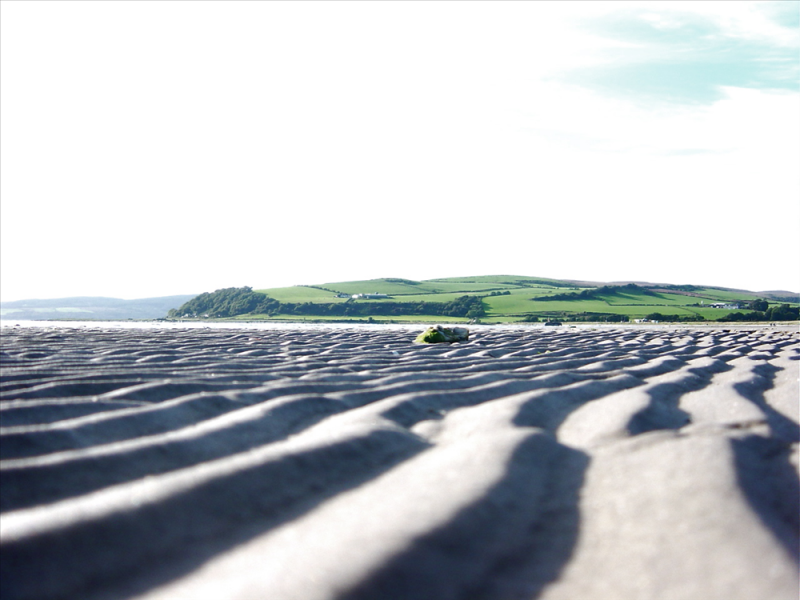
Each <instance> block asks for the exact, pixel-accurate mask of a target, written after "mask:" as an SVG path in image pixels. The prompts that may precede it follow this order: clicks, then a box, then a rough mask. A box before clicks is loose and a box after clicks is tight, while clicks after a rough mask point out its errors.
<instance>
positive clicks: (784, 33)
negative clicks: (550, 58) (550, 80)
mask: <svg viewBox="0 0 800 600" xmlns="http://www.w3.org/2000/svg"><path fill="white" fill-rule="evenodd" d="M711 4H712V6H709V5H707V4H705V3H675V2H673V3H667V4H666V5H661V4H650V3H648V4H646V5H639V4H630V5H628V6H626V7H623V8H622V9H619V10H615V11H613V12H611V13H608V14H605V15H595V16H592V17H591V18H587V19H583V20H582V21H581V22H580V25H581V27H582V29H584V30H585V31H586V32H588V33H591V34H592V35H595V36H598V37H601V38H606V39H613V40H616V41H618V42H624V43H626V44H627V46H626V47H623V48H614V47H608V48H605V49H602V50H600V51H599V54H600V57H601V58H602V59H603V60H602V62H601V64H596V65H592V66H590V67H582V68H577V69H571V70H569V71H566V72H564V73H562V74H560V75H559V76H556V77H555V79H557V80H560V81H563V82H566V83H571V84H576V85H580V86H583V87H586V88H589V89H592V90H596V91H599V92H601V93H603V94H606V95H609V96H615V97H618V96H623V97H625V98H627V99H630V100H633V101H635V102H638V103H640V104H647V105H650V106H657V105H660V104H670V103H671V104H689V105H707V104H711V103H713V102H716V101H718V100H720V99H721V98H723V97H724V91H723V89H722V88H723V87H725V86H727V87H743V88H751V89H762V90H791V91H796V90H797V89H798V75H800V70H799V69H798V48H799V47H800V28H798V25H797V23H796V22H795V21H794V20H793V18H792V15H791V13H790V12H789V11H787V10H785V9H784V8H783V7H780V6H775V5H773V3H760V4H764V6H763V7H761V6H759V5H758V4H752V3H743V2H736V3H724V2H716V3H711ZM777 4H781V5H790V6H791V7H793V8H794V9H795V11H797V10H798V7H800V5H799V4H798V3H796V2H781V3H777Z"/></svg>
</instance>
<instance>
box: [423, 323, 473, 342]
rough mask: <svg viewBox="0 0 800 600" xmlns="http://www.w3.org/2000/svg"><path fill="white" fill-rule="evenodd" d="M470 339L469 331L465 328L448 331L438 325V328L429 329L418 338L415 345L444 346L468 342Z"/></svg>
mask: <svg viewBox="0 0 800 600" xmlns="http://www.w3.org/2000/svg"><path fill="white" fill-rule="evenodd" d="M468 339H469V330H468V329H465V328H463V327H454V328H453V329H448V328H447V327H442V326H441V325H437V326H436V327H428V328H427V329H426V330H425V331H423V332H422V333H420V334H419V335H418V336H417V339H415V340H414V343H415V344H443V343H453V342H466V341H467V340H468Z"/></svg>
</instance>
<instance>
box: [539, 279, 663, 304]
mask: <svg viewBox="0 0 800 600" xmlns="http://www.w3.org/2000/svg"><path fill="white" fill-rule="evenodd" d="M624 292H627V293H631V294H644V295H645V296H655V295H656V294H655V292H651V291H650V290H648V289H647V288H643V287H639V286H638V285H636V284H635V283H629V284H627V285H604V286H603V287H599V288H593V289H590V290H582V291H580V292H568V293H566V294H554V295H552V296H537V297H536V298H531V300H534V301H537V302H555V301H559V302H561V301H565V300H595V299H597V298H599V297H600V296H619V295H620V294H622V293H624Z"/></svg>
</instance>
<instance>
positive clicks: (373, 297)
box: [353, 292, 389, 300]
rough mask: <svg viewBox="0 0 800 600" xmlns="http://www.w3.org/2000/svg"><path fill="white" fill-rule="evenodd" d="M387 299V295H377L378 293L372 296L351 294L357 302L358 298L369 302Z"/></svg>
mask: <svg viewBox="0 0 800 600" xmlns="http://www.w3.org/2000/svg"><path fill="white" fill-rule="evenodd" d="M388 297H389V296H388V295H387V294H379V293H378V292H375V293H373V294H353V298H354V299H355V300H358V299H359V298H367V299H369V300H378V299H381V298H388Z"/></svg>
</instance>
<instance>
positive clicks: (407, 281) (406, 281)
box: [384, 277, 419, 285]
mask: <svg viewBox="0 0 800 600" xmlns="http://www.w3.org/2000/svg"><path fill="white" fill-rule="evenodd" d="M384 281H385V282H386V283H404V284H406V285H419V281H414V280H413V279H402V278H400V277H388V278H386V279H384Z"/></svg>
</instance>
